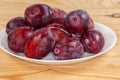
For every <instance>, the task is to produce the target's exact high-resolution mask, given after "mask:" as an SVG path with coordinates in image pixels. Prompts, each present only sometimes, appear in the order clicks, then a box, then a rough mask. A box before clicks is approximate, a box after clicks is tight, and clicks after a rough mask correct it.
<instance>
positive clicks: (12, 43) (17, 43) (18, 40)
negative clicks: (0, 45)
mask: <svg viewBox="0 0 120 80" xmlns="http://www.w3.org/2000/svg"><path fill="white" fill-rule="evenodd" d="M32 34H33V29H32V28H31V27H29V26H23V27H19V28H16V29H14V30H12V31H11V32H10V33H9V34H8V37H7V41H8V47H9V48H10V49H11V50H12V51H14V52H24V46H25V43H26V41H27V40H28V39H29V37H30V36H31V35H32Z"/></svg>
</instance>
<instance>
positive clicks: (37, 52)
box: [24, 28, 55, 59]
mask: <svg viewBox="0 0 120 80" xmlns="http://www.w3.org/2000/svg"><path fill="white" fill-rule="evenodd" d="M54 45H55V38H54V35H53V34H52V32H51V30H50V29H49V28H41V29H38V30H36V31H35V32H34V33H33V35H32V37H30V38H29V40H28V41H27V42H26V44H25V52H24V53H25V55H26V57H28V58H34V59H41V58H43V57H45V56H46V55H47V54H48V53H49V52H50V51H51V50H52V49H53V46H54Z"/></svg>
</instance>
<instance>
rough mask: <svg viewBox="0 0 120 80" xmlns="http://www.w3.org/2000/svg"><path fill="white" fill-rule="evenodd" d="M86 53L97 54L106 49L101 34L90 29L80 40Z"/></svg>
mask: <svg viewBox="0 0 120 80" xmlns="http://www.w3.org/2000/svg"><path fill="white" fill-rule="evenodd" d="M80 41H81V43H82V44H83V46H84V49H85V51H86V52H89V53H93V54H96V53H98V52H100V51H101V50H102V48H103V47H104V43H105V41H104V37H103V35H102V33H101V32H99V31H97V30H94V29H90V30H88V31H87V32H86V33H85V34H84V35H83V37H82V38H81V39H80Z"/></svg>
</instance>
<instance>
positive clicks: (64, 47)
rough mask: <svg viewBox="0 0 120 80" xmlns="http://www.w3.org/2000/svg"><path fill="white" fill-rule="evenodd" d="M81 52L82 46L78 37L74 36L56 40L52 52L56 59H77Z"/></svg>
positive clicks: (82, 51)
mask: <svg viewBox="0 0 120 80" xmlns="http://www.w3.org/2000/svg"><path fill="white" fill-rule="evenodd" d="M83 53H84V50H83V46H82V44H81V42H80V41H79V39H76V38H64V39H62V40H60V41H58V42H57V43H56V45H55V47H54V50H53V54H54V56H55V58H56V59H58V60H69V59H77V58H80V57H81V56H82V55H83Z"/></svg>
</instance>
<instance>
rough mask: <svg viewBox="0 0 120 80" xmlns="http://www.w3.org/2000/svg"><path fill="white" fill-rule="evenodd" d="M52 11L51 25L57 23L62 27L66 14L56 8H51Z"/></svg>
mask: <svg viewBox="0 0 120 80" xmlns="http://www.w3.org/2000/svg"><path fill="white" fill-rule="evenodd" d="M52 11H53V23H59V24H62V25H64V24H65V18H66V15H67V14H66V12H65V11H64V10H62V9H58V8H52Z"/></svg>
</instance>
